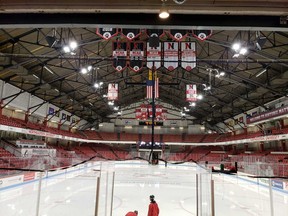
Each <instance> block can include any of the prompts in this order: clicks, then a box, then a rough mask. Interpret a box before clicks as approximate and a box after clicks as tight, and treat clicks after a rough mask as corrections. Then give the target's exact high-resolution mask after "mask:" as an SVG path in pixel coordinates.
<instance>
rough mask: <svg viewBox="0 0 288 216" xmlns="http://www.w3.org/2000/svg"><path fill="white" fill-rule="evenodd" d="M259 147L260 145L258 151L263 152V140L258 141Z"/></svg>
mask: <svg viewBox="0 0 288 216" xmlns="http://www.w3.org/2000/svg"><path fill="white" fill-rule="evenodd" d="M259 147H260V152H264V150H265V149H264V142H260V144H259Z"/></svg>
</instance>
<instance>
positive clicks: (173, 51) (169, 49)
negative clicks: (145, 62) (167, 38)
mask: <svg viewBox="0 0 288 216" xmlns="http://www.w3.org/2000/svg"><path fill="white" fill-rule="evenodd" d="M178 48H179V43H178V42H164V52H163V53H164V58H163V59H164V67H165V68H167V69H168V70H169V71H173V70H174V69H175V68H177V67H178V60H179V50H178Z"/></svg>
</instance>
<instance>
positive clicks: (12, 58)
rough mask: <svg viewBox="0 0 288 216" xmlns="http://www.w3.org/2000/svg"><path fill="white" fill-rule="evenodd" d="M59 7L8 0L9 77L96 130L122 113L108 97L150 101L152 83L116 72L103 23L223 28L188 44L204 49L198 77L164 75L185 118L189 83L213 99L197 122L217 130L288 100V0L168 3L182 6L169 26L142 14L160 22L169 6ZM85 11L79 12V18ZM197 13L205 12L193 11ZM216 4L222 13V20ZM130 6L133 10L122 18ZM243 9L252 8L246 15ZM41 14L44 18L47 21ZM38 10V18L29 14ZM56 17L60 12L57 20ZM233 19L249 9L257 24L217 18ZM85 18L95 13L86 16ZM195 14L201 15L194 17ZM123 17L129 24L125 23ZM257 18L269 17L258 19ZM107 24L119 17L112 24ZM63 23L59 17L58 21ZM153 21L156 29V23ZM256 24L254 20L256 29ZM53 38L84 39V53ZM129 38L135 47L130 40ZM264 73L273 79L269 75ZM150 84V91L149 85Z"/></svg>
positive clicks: (4, 70)
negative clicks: (112, 89)
mask: <svg viewBox="0 0 288 216" xmlns="http://www.w3.org/2000/svg"><path fill="white" fill-rule="evenodd" d="M53 2H54V1H49V3H48V1H37V2H36V1H30V3H29V4H27V5H24V6H23V5H22V4H21V1H16V0H10V1H7V2H5V1H2V2H1V3H2V5H1V9H2V12H3V13H2V14H0V18H2V19H0V20H1V21H0V26H1V27H2V28H1V29H0V54H1V55H0V58H1V61H0V62H2V63H0V69H1V71H0V79H2V80H4V81H5V82H8V83H11V84H12V85H15V86H17V87H19V88H21V89H23V90H25V91H27V92H30V93H32V94H34V95H36V96H38V97H40V98H42V99H44V100H45V101H47V102H50V103H52V104H55V105H57V106H59V107H61V108H62V109H65V110H67V111H69V112H71V113H73V114H75V115H77V116H79V117H82V118H84V119H86V120H88V121H89V122H93V121H99V120H100V121H108V120H109V118H108V116H110V115H111V114H113V113H114V112H115V111H114V110H113V107H111V106H109V105H108V104H107V98H105V97H103V95H104V94H106V93H107V85H108V83H112V82H116V83H118V84H119V94H120V95H119V101H117V102H116V105H117V106H119V107H120V108H121V109H125V107H129V105H130V104H133V103H135V102H137V101H141V100H145V85H144V84H145V81H146V79H147V76H148V75H147V73H148V69H147V68H144V69H143V70H141V71H140V72H137V73H135V72H133V71H132V70H130V69H126V70H124V71H123V72H116V71H115V70H114V69H113V67H112V66H111V64H112V62H111V55H112V42H111V40H104V39H102V38H100V37H99V36H98V35H97V34H96V33H95V32H96V27H97V26H98V27H99V26H101V22H102V23H103V25H104V26H105V25H108V24H109V23H110V24H111V26H113V27H119V28H125V25H129V26H130V27H131V26H132V27H133V28H141V29H143V27H144V28H145V26H147V28H162V27H165V29H173V28H175V29H213V34H212V36H211V37H210V38H209V39H207V40H205V41H200V40H198V39H196V38H195V37H192V36H189V37H187V38H186V40H187V41H194V42H196V46H197V67H196V68H194V69H193V70H192V71H190V72H188V71H186V70H184V69H183V68H180V67H179V68H177V69H176V70H174V71H172V72H170V71H168V70H166V69H165V68H163V67H161V68H160V69H159V70H158V76H159V79H160V98H159V101H163V102H165V103H167V104H173V105H174V106H175V107H176V108H177V109H179V110H181V109H183V107H185V106H186V107H187V106H188V103H187V102H186V101H185V87H186V84H191V83H192V84H197V85H198V89H199V92H201V93H202V94H203V95H204V99H203V100H201V101H199V102H197V106H196V107H194V108H191V109H190V111H189V112H188V114H189V115H190V116H193V117H195V122H196V123H197V122H203V121H207V120H209V122H210V124H211V125H214V124H217V123H219V122H222V121H223V120H225V119H227V118H230V117H233V116H235V115H237V114H240V113H243V112H245V111H247V110H250V109H252V108H255V107H258V106H263V104H265V103H267V102H270V101H272V100H275V99H278V98H281V97H285V96H286V95H287V90H288V89H287V78H288V74H287V70H288V58H287V57H288V51H287V50H288V43H287V41H288V32H287V30H288V29H287V23H285V16H286V15H287V8H288V7H287V1H278V2H277V3H278V4H276V3H275V1H253V2H251V1H237V7H236V6H235V1H189V0H187V1H186V2H185V3H184V4H182V5H178V4H176V3H175V2H173V1H168V2H167V4H169V5H170V7H173V8H171V11H173V10H174V11H175V13H177V14H175V15H173V14H172V15H171V17H170V20H168V21H161V20H158V19H157V18H156V17H157V15H156V14H154V15H153V16H152V15H151V14H148V12H147V14H145V15H143V16H142V17H143V18H144V19H143V20H142V19H140V18H139V17H138V18H137V14H135V12H136V11H139V10H140V8H141V9H142V12H145V11H147V10H150V11H149V13H152V14H153V12H154V11H155V13H156V12H157V11H158V9H157V8H158V7H159V5H161V1H160V3H159V4H156V3H154V2H155V1H138V2H137V3H136V4H135V1H133V3H132V1H129V0H126V1H121V3H118V1H105V4H104V3H103V2H102V3H99V2H95V1H93V2H92V1H90V3H89V1H87V0H86V1H85V2H87V4H84V3H83V4H80V3H79V1H71V4H70V6H69V7H68V8H67V7H65V5H64V4H62V3H63V2H61V1H55V2H54V4H55V5H57V8H55V7H53V4H52V3H53ZM55 5H54V6H55ZM77 5H78V6H79V8H78V10H76V6H77ZM85 5H86V6H85ZM89 5H90V7H88V6H89ZM108 6H109V7H108ZM195 6H196V9H195V10H193V9H192V8H193V7H195ZM212 6H213V7H214V9H215V8H216V9H218V10H216V12H215V11H214V12H213V11H212V9H211V7H212ZM257 6H258V7H257ZM284 6H286V7H284ZM20 7H22V9H20ZM174 7H175V8H174ZM36 8H37V9H36ZM91 8H94V9H97V8H99V10H100V11H98V12H99V13H97V14H91ZM122 8H126V9H125V10H123V11H122ZM136 8H137V9H136ZM225 8H226V9H227V10H226V9H225ZM243 8H246V10H242V9H243ZM39 9H41V10H42V12H43V13H39ZM119 9H121V11H120V12H121V14H119V13H117V14H111V12H112V11H113V10H116V11H117V12H119ZM202 9H203V10H204V11H206V14H203V13H201V15H199V16H198V15H195V14H200V12H199V11H200V10H202ZM269 9H271V10H270V12H271V13H272V12H273V13H275V14H271V16H266V15H265V16H262V15H261V14H262V12H263V11H265V10H267V11H268V10H269ZM33 10H34V13H33V14H30V13H28V14H25V13H23V12H25V11H26V12H32V11H33ZM51 10H55V11H56V12H59V13H57V14H53V13H51ZM101 10H103V11H104V12H101ZM105 10H106V11H105ZM55 11H54V12H55ZM207 11H208V12H207ZM217 11H219V13H218V12H217ZM227 11H230V13H232V14H233V13H234V12H235V14H239V13H240V12H239V11H242V12H243V14H247V16H242V15H241V16H239V15H235V16H234V15H233V16H222V15H219V16H218V15H211V14H224V13H226V12H227ZM233 11H234V12H233ZM237 11H238V13H236V12H237ZM249 11H251V13H249ZM261 11H262V12H261ZM48 12H49V13H48ZM63 12H65V13H63ZM74 12H77V14H75V13H74ZM83 12H85V14H81V13H83ZM108 12H109V13H108ZM126 12H127V13H126ZM14 13H17V14H14ZM182 13H183V14H182ZM193 13H194V15H191V16H190V15H189V14H193ZM123 14H125V17H123V16H121V15H123ZM209 14H210V15H209ZM257 14H259V15H258V16H252V15H257ZM149 16H150V18H149ZM204 16H206V18H205V20H204V21H203V20H197V19H196V18H199V17H204ZM35 17H39V19H35ZM77 17H79V22H77V23H75V22H76V21H75V20H77ZM88 17H90V18H88ZM91 17H92V18H93V17H94V18H99V17H101V18H102V19H101V20H99V19H98V20H97V19H95V25H94V26H93V21H92V20H93V19H92V18H91ZM103 17H110V18H109V22H108V21H107V20H106V21H105V19H104V18H103ZM128 17H131V20H133V19H134V17H135V19H138V20H139V22H140V24H139V26H137V25H136V24H135V23H132V24H131V20H129V21H128V20H127V22H126V21H125V19H127V18H128ZM147 17H148V18H147ZM173 17H175V20H176V18H177V21H175V20H174V21H173ZM188 17H190V18H191V19H190V20H193V18H195V19H196V20H195V19H194V20H193V25H192V24H189V21H187V18H188ZM283 17H284V18H283ZM8 18H10V19H8ZM56 18H59V21H58V22H57V20H56ZM146 18H147V19H146ZM214 18H216V19H214ZM251 18H254V19H251ZM149 19H150V20H149ZM281 19H282V21H281ZM283 19H284V20H283ZM85 20H86V21H85ZM153 20H155V22H153V23H151V22H152V21H153ZM209 20H210V22H209ZM249 20H251V22H250V23H249ZM263 20H264V21H263ZM266 20H267V22H265V21H266ZM276 20H278V22H277V21H276ZM268 21H269V22H268ZM280 21H281V22H280ZM286 21H287V19H286ZM41 22H43V26H41ZM117 22H119V23H117ZM135 22H136V21H135ZM191 22H192V21H191ZM233 22H234V23H235V24H234V25H233ZM18 23H20V24H18ZM87 23H88V24H87ZM107 23H108V24H107ZM181 23H183V25H181ZM221 23H222V24H223V25H221ZM15 26H16V27H15ZM251 26H252V27H251ZM53 34H54V35H56V36H57V38H58V39H59V41H60V43H61V44H64V43H67V42H68V41H71V40H75V41H77V42H78V44H79V48H78V49H77V51H76V55H67V54H64V53H63V51H62V49H60V48H59V49H58V48H55V47H50V46H49V45H48V43H47V41H46V36H51V35H53ZM259 37H262V38H266V40H265V44H264V45H263V46H262V47H261V50H259V49H258V48H257V47H256V46H255V43H256V42H257V39H258V38H259ZM120 39H121V40H123V41H125V39H123V38H120ZM137 40H138V41H144V42H146V41H147V40H148V37H147V36H146V35H145V34H143V35H141V36H140V38H139V39H137ZM167 40H171V39H169V37H168V36H166V37H164V39H163V41H167ZM236 41H242V42H243V43H244V44H245V45H246V46H247V47H248V49H249V51H248V54H247V55H244V56H240V57H239V58H233V55H234V52H233V50H232V49H231V46H232V44H233V43H234V42H236ZM87 63H89V64H92V65H93V68H94V70H93V71H92V72H90V73H88V74H86V75H83V74H81V73H80V72H79V71H80V68H81V66H82V65H84V64H87ZM209 68H213V69H217V70H219V71H224V72H225V76H224V77H220V78H217V77H215V74H213V73H212V76H211V77H210V76H209V71H208V70H207V69H209ZM264 69H265V72H263V73H262V74H261V75H259V73H260V72H262V71H263V70H264ZM210 78H211V79H210ZM95 79H97V80H101V81H103V82H104V86H103V88H101V89H100V90H99V89H98V90H96V89H95V88H94V87H93V84H94V81H95ZM209 82H210V83H211V87H212V88H211V90H210V91H204V87H203V85H202V84H207V83H209ZM141 83H142V84H143V85H139V84H141ZM136 84H137V85H136Z"/></svg>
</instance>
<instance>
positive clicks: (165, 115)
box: [162, 109, 168, 121]
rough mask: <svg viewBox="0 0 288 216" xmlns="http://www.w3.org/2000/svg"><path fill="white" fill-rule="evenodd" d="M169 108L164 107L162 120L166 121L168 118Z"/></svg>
mask: <svg viewBox="0 0 288 216" xmlns="http://www.w3.org/2000/svg"><path fill="white" fill-rule="evenodd" d="M167 113H168V112H167V110H166V109H162V120H163V121H165V120H167Z"/></svg>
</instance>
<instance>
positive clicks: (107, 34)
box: [96, 28, 118, 40]
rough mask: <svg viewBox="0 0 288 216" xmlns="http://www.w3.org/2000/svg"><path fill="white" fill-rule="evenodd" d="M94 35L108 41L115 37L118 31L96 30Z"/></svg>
mask: <svg viewBox="0 0 288 216" xmlns="http://www.w3.org/2000/svg"><path fill="white" fill-rule="evenodd" d="M96 34H97V35H99V36H100V37H102V38H103V39H105V40H109V39H110V38H112V37H115V36H116V35H117V34H118V29H117V28H97V29H96Z"/></svg>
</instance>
